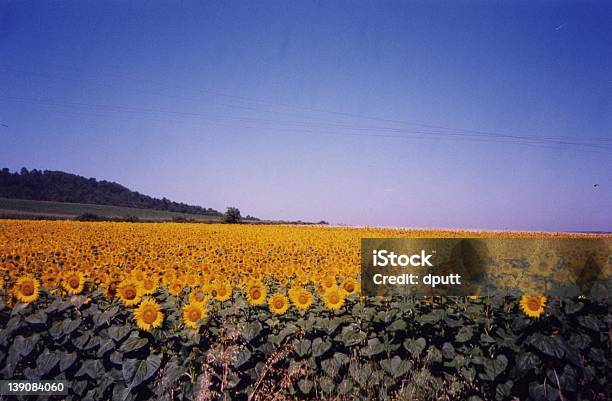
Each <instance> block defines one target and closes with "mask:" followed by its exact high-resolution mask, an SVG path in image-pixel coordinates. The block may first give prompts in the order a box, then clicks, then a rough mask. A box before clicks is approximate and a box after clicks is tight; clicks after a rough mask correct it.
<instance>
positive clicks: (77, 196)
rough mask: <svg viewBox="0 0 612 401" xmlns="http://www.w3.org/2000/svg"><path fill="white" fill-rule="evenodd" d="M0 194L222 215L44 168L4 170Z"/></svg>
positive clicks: (93, 179)
mask: <svg viewBox="0 0 612 401" xmlns="http://www.w3.org/2000/svg"><path fill="white" fill-rule="evenodd" d="M0 198H9V199H26V200H33V201H47V202H69V203H75V204H94V205H106V206H116V207H123V208H134V209H148V210H158V211H163V212H172V213H182V214H192V215H203V216H211V217H221V216H222V213H220V212H218V211H217V210H214V209H211V208H204V207H201V206H193V205H187V204H185V203H179V202H174V201H171V200H168V199H166V198H162V199H158V198H153V197H151V196H148V195H143V194H141V193H139V192H136V191H131V190H129V189H128V188H126V187H124V186H122V185H120V184H117V183H115V182H109V181H98V180H96V179H95V178H85V177H81V176H79V175H75V174H70V173H65V172H63V171H49V170H45V171H40V170H36V169H34V170H31V171H28V169H26V168H22V169H21V171H20V172H14V173H11V172H10V170H9V169H8V168H3V169H2V170H0Z"/></svg>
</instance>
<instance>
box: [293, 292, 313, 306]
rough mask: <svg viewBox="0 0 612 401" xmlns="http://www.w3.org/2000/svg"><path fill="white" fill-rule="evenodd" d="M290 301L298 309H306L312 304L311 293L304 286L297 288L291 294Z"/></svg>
mask: <svg viewBox="0 0 612 401" xmlns="http://www.w3.org/2000/svg"><path fill="white" fill-rule="evenodd" d="M291 302H293V304H294V305H295V307H296V308H298V309H299V310H306V309H308V308H310V305H312V294H311V293H310V291H308V290H306V289H304V288H299V289H297V290H296V291H295V293H294V294H293V297H292V298H291Z"/></svg>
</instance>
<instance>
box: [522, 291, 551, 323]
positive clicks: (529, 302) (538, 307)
mask: <svg viewBox="0 0 612 401" xmlns="http://www.w3.org/2000/svg"><path fill="white" fill-rule="evenodd" d="M545 304H546V297H544V296H540V295H523V296H522V297H521V301H520V305H521V309H523V312H524V313H525V315H527V316H529V317H536V318H537V317H540V316H541V315H542V313H544V306H545Z"/></svg>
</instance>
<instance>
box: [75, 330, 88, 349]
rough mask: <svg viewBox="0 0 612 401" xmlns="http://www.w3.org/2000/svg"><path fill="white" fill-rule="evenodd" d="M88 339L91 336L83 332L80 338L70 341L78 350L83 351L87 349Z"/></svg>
mask: <svg viewBox="0 0 612 401" xmlns="http://www.w3.org/2000/svg"><path fill="white" fill-rule="evenodd" d="M90 338H91V334H89V332H85V333H83V334H82V335H81V336H79V337H77V338H75V339H74V340H72V344H73V345H74V346H75V347H77V348H78V349H80V350H83V349H85V348H86V347H87V343H88V342H89V339H90Z"/></svg>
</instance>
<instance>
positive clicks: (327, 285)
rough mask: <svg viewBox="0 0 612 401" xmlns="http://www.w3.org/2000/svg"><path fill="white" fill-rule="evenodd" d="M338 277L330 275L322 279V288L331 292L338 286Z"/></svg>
mask: <svg viewBox="0 0 612 401" xmlns="http://www.w3.org/2000/svg"><path fill="white" fill-rule="evenodd" d="M336 285H337V284H336V277H335V276H332V275H330V274H328V275H326V276H324V277H323V278H322V279H321V287H323V289H325V290H329V289H331V288H334V287H335V286H336Z"/></svg>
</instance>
